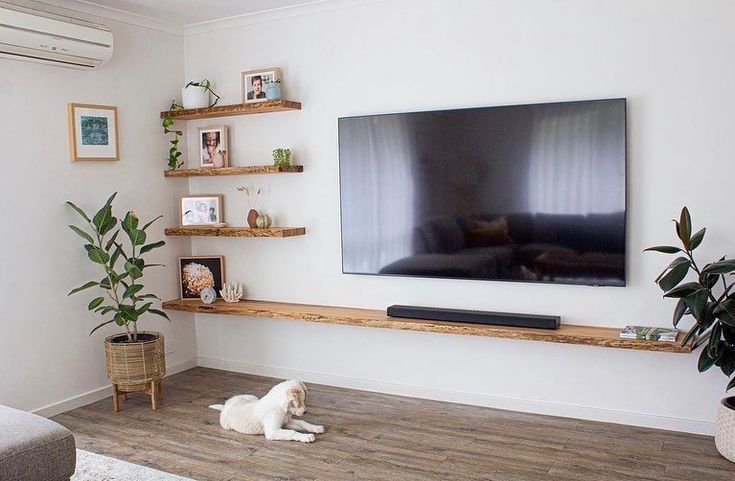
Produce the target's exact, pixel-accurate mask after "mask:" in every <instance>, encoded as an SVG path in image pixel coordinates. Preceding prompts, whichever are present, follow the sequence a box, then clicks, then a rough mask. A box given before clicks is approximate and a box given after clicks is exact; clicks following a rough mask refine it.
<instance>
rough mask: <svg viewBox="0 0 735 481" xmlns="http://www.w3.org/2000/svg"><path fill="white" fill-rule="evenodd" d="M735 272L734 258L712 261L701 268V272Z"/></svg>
mask: <svg viewBox="0 0 735 481" xmlns="http://www.w3.org/2000/svg"><path fill="white" fill-rule="evenodd" d="M730 272H735V259H727V260H724V261H718V262H713V263H712V264H707V265H706V266H705V267H704V269H702V273H703V274H728V273H730Z"/></svg>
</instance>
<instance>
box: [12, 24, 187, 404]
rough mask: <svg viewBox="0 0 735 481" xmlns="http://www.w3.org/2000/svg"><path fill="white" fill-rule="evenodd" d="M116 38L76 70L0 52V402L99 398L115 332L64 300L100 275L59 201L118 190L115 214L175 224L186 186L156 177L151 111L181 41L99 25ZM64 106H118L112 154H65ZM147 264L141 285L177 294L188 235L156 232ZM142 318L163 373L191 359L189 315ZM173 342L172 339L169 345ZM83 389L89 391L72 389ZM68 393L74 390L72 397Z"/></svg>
mask: <svg viewBox="0 0 735 481" xmlns="http://www.w3.org/2000/svg"><path fill="white" fill-rule="evenodd" d="M104 23H107V24H108V25H109V26H110V27H111V29H112V31H113V32H114V35H115V53H114V56H113V59H112V60H111V62H110V63H109V64H108V65H107V66H105V67H104V68H102V69H100V70H96V71H91V72H81V71H76V70H69V69H64V68H58V67H52V66H45V65H39V64H32V63H25V62H17V61H11V60H3V59H0V79H1V82H0V83H1V84H2V88H0V144H2V146H3V148H2V152H3V156H2V158H3V163H4V167H3V170H2V175H1V176H0V191H1V192H2V193H3V196H4V198H5V201H4V206H5V207H4V209H3V222H2V226H1V227H0V232H2V235H0V253H1V254H0V255H1V256H2V273H1V274H0V305H1V306H2V314H0V324H1V325H2V329H1V330H0V403H1V404H7V405H11V406H15V407H18V408H22V409H27V410H38V409H39V408H41V409H40V412H42V413H45V414H53V413H54V412H58V411H60V410H63V409H67V408H69V407H72V406H74V405H76V404H79V403H84V402H85V401H87V402H89V401H90V400H93V399H95V398H99V397H104V395H105V394H107V393H108V390H107V386H109V383H108V381H107V379H106V377H105V367H104V354H103V348H102V340H103V338H104V337H105V336H107V335H110V334H111V333H113V332H117V331H119V330H120V329H119V328H117V327H116V326H114V325H113V326H112V327H110V326H107V328H104V329H102V330H100V331H98V332H97V333H95V334H94V335H92V336H91V337H89V336H88V333H89V331H90V330H91V328H92V327H93V326H95V325H96V324H98V323H99V322H101V321H102V319H101V318H99V317H98V316H93V315H92V314H90V313H88V312H87V308H86V306H87V303H88V302H89V300H91V299H92V298H93V297H94V296H92V295H91V294H90V293H89V292H91V291H89V292H87V293H85V294H77V295H75V296H72V297H67V296H66V294H67V293H68V292H69V290H71V289H72V288H73V287H76V286H78V285H81V284H83V283H84V282H86V281H88V280H90V279H98V278H100V277H102V273H101V272H98V268H97V266H95V265H92V263H91V262H89V261H88V259H87V258H86V257H87V256H86V253H85V251H84V249H83V248H82V241H81V239H79V238H78V237H77V236H76V235H75V234H74V233H73V232H71V231H70V230H69V229H68V228H67V227H66V225H67V224H69V223H72V222H74V223H76V222H77V221H78V218H77V217H76V214H74V213H73V212H72V211H71V209H70V208H68V207H67V206H65V205H64V201H66V200H72V201H74V202H76V203H77V204H78V205H79V206H81V207H83V208H84V209H86V210H87V211H88V212H89V211H92V213H94V212H95V211H96V209H97V208H99V206H101V205H102V204H103V203H104V201H105V200H106V199H107V197H108V196H109V194H110V193H112V192H115V191H118V192H119V194H118V198H117V200H116V201H115V209H116V214H117V215H123V214H124V213H125V211H127V210H129V209H134V210H135V211H136V212H137V213H138V215H139V216H140V217H141V218H142V219H150V218H152V217H154V216H156V215H158V214H164V215H165V216H166V219H165V220H163V221H159V222H158V223H157V224H156V225H155V226H153V227H151V228H149V236H150V238H156V239H161V238H163V227H164V225H165V223H166V222H169V223H170V222H175V219H176V217H177V213H176V205H177V198H178V195H179V194H181V193H183V192H185V191H186V190H187V188H188V186H187V185H186V184H185V183H179V182H176V181H175V180H174V181H171V180H166V179H164V177H163V174H162V171H163V170H164V169H165V166H166V161H165V154H166V151H167V143H166V140H165V138H164V136H163V134H162V131H161V127H160V120H159V118H158V115H159V111H160V110H163V109H164V108H166V107H167V106H168V103H169V102H170V99H171V98H172V97H173V96H174V95H176V93H177V92H178V89H179V88H180V84H181V80H182V78H183V74H184V72H183V64H184V59H183V41H182V39H181V37H180V36H176V35H170V34H165V33H161V32H156V31H152V30H147V29H144V28H139V27H134V26H131V25H126V24H122V23H117V22H110V21H104ZM67 102H82V103H97V104H106V105H116V106H117V107H118V114H119V123H120V125H119V133H120V154H121V158H120V161H119V162H86V163H85V162H77V163H72V162H70V161H69V148H68V139H67V117H66V104H67ZM166 240H167V242H168V243H169V245H168V246H167V247H165V248H163V249H159V250H157V251H153V252H152V253H151V254H150V258H149V262H161V263H166V264H167V265H168V267H166V268H165V269H163V268H159V269H158V270H154V269H151V270H150V271H146V276H145V277H144V281H145V284H146V285H147V286H148V287H150V290H151V291H152V292H155V293H157V294H158V295H159V296H161V297H162V298H173V297H177V296H178V293H177V280H176V279H177V270H176V258H177V257H178V256H179V255H186V254H188V252H189V249H190V243H189V242H188V240H183V241H182V240H176V239H166ZM151 317H152V318H151V319H146V320H145V321H141V328H145V329H151V330H160V331H163V332H164V333H165V335H166V339H167V342H168V343H169V344H170V345H171V346H174V344H175V352H173V353H171V355H169V356H168V357H167V361H168V366H169V371H171V370H176V369H182V368H185V367H187V366H189V367H190V366H192V365H193V362H192V359H193V358H194V356H195V351H196V347H195V344H196V343H195V337H194V336H195V332H194V322H193V319H192V318H191V316H187V315H183V314H180V313H173V315H172V320H173V322H172V323H171V324H169V323H168V322H167V321H165V320H163V319H160V320H159V318H155V319H154V318H153V317H155V316H151ZM172 341H174V342H173V343H172ZM85 393H88V395H87V396H82V397H81V398H79V396H80V395H83V394H85ZM70 398H72V399H71V400H70V401H67V400H69V399H70Z"/></svg>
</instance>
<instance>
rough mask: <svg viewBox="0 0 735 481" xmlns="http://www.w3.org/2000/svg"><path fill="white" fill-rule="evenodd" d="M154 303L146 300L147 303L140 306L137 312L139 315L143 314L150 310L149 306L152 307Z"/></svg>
mask: <svg viewBox="0 0 735 481" xmlns="http://www.w3.org/2000/svg"><path fill="white" fill-rule="evenodd" d="M152 305H153V303H152V302H146V303H145V304H143V305H142V306H140V308H139V309H138V310H137V311H136V314H138V317H140V316H141V315H143V314H144V313H145V312H146V311H147V310H148V308H149V307H151V306H152Z"/></svg>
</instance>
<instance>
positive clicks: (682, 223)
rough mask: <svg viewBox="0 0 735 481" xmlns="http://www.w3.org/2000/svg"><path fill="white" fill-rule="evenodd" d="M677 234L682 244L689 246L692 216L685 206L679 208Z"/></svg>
mask: <svg viewBox="0 0 735 481" xmlns="http://www.w3.org/2000/svg"><path fill="white" fill-rule="evenodd" d="M677 234H679V239H681V241H682V242H683V243H684V245H685V246H689V241H690V240H691V235H692V218H691V216H690V215H689V209H687V208H686V207H684V208H683V209H681V215H680V216H679V223H678V224H677Z"/></svg>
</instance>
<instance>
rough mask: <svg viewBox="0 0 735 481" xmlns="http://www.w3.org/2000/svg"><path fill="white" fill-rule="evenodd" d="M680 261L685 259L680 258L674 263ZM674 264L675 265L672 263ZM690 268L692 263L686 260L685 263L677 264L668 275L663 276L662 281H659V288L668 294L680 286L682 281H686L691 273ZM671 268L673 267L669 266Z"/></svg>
mask: <svg viewBox="0 0 735 481" xmlns="http://www.w3.org/2000/svg"><path fill="white" fill-rule="evenodd" d="M679 259H684V258H683V257H679V258H678V259H676V260H675V261H674V262H677V261H679ZM672 264H674V263H672ZM689 266H690V262H689V260H687V259H684V261H683V262H682V261H679V262H678V263H677V264H675V265H674V267H673V268H672V269H671V270H670V271H669V273H668V274H666V275H665V276H663V277H662V278H661V280H659V281H658V286H659V287H660V288H661V290H662V291H664V292H668V291H670V290H671V289H673V288H674V287H676V286H678V285H679V283H680V282H681V281H683V280H684V278H685V277H686V276H687V274H688V273H689ZM669 267H671V266H669Z"/></svg>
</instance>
